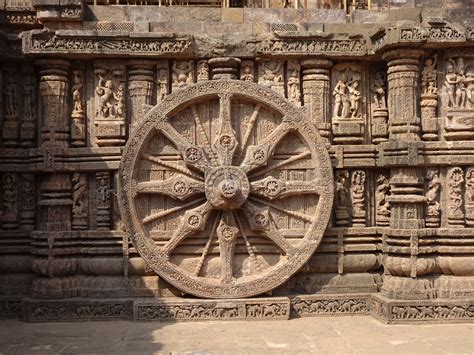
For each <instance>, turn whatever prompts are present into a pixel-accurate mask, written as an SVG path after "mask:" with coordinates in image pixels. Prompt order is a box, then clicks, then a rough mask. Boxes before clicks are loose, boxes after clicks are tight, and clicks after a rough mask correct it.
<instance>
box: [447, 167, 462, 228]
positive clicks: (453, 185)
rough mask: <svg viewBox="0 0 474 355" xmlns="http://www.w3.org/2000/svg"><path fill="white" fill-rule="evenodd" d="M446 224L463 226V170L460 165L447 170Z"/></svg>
mask: <svg viewBox="0 0 474 355" xmlns="http://www.w3.org/2000/svg"><path fill="white" fill-rule="evenodd" d="M446 179H447V183H446V185H447V192H448V200H447V202H448V225H449V226H452V227H464V193H463V189H464V171H463V169H462V168H460V167H455V168H452V169H449V170H448V174H447V176H446Z"/></svg>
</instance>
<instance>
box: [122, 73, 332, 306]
mask: <svg viewBox="0 0 474 355" xmlns="http://www.w3.org/2000/svg"><path fill="white" fill-rule="evenodd" d="M234 100H236V101H234ZM234 102H238V103H239V107H241V109H239V110H234V109H233V108H234V107H235V105H233V103H234ZM203 105H208V106H209V107H210V108H212V109H209V110H200V109H199V108H200V107H202V106H203ZM208 112H219V116H218V117H214V116H212V115H209V113H208ZM247 113H250V114H247ZM241 114H244V115H245V118H244V119H245V120H247V124H246V125H245V126H244V129H243V130H238V129H236V127H234V125H235V122H236V121H238V120H239V119H241V117H240V116H239V115H241ZM203 122H206V125H204V124H203ZM211 127H212V128H211ZM193 132H194V133H193ZM252 132H254V133H252ZM190 133H191V134H190ZM251 137H253V138H252V140H250V138H251ZM150 142H153V144H151V143H150ZM160 142H161V143H160ZM280 142H281V143H280ZM288 142H292V143H291V144H289V143H288ZM160 144H161V145H160ZM280 146H281V147H282V148H281V149H283V150H284V153H280V152H279V151H276V150H275V149H277V147H280ZM297 147H299V148H298V149H300V150H296V151H295V149H296V148H297ZM170 153H171V154H172V155H171V156H173V157H175V156H176V158H174V160H170V159H169V156H170V155H169V154H170ZM163 154H165V155H163ZM281 154H284V155H283V157H284V158H282V159H279V158H278V159H276V158H274V156H281ZM142 161H143V162H146V165H142V163H141V162H142ZM150 163H151V164H152V166H155V165H156V166H157V167H160V169H163V170H165V171H166V174H162V175H152V176H153V177H152V178H151V179H149V178H145V180H143V177H144V175H142V174H139V175H136V174H135V171H136V169H137V168H138V167H139V166H148V164H150ZM294 163H296V164H303V166H306V167H307V168H305V169H303V170H306V173H305V174H298V175H296V174H293V173H291V174H290V172H291V171H292V170H291V169H292V166H293V164H294ZM316 167H317V168H316ZM288 169H289V170H288ZM299 170H301V169H299ZM274 171H282V172H283V173H285V174H283V175H281V176H282V178H275V177H272V176H268V175H269V174H271V172H274ZM286 171H288V173H286ZM299 172H300V171H299ZM331 173H332V169H331V167H330V160H329V157H328V155H327V151H326V148H325V146H324V144H323V143H322V141H321V138H320V137H319V136H318V134H317V133H316V131H315V128H314V126H313V125H312V124H310V123H309V121H307V119H306V117H305V116H303V114H302V112H301V111H300V110H299V109H297V108H296V107H294V106H293V105H291V104H290V103H289V101H287V100H286V99H285V98H284V97H283V96H281V95H277V94H275V93H274V92H272V91H271V90H269V89H267V88H263V87H261V86H259V85H256V84H253V83H248V82H246V81H243V80H225V79H222V80H210V81H205V82H201V83H197V84H194V85H192V86H189V87H185V88H183V89H181V90H179V91H177V92H175V93H173V94H171V95H169V96H167V97H166V98H165V99H164V102H163V103H162V104H161V105H157V106H156V107H155V108H154V109H152V110H151V111H149V112H148V114H147V116H146V117H145V118H144V119H143V120H142V121H141V122H140V123H139V125H138V126H137V127H136V129H135V130H134V132H133V134H132V137H130V139H129V142H128V143H127V148H126V150H125V152H124V154H123V159H122V162H121V168H120V189H119V191H120V194H119V201H120V204H119V206H120V209H121V214H122V216H123V220H124V222H125V224H126V227H127V230H128V232H129V233H130V234H131V235H132V242H133V244H134V245H135V247H136V248H137V251H138V252H139V253H140V255H141V256H142V257H143V258H144V260H145V261H146V263H147V264H148V265H149V266H150V267H151V268H152V269H153V270H154V271H155V272H157V273H158V274H159V275H161V276H162V277H163V278H165V279H166V280H168V281H169V282H170V283H171V284H173V285H174V286H176V287H178V288H179V289H181V290H182V291H184V292H187V293H191V294H195V295H200V296H206V297H212V298H216V297H220V298H239V297H246V296H250V295H255V294H260V293H262V292H265V291H267V290H270V289H273V288H275V287H277V286H278V285H280V284H281V283H282V282H284V281H285V280H286V279H287V278H288V277H289V276H290V275H291V274H293V273H294V272H296V271H297V269H298V268H299V267H301V265H302V263H304V262H306V260H307V258H309V256H310V255H311V254H312V252H313V251H314V249H315V248H316V246H317V244H319V240H320V237H321V236H322V234H323V232H324V230H325V228H326V225H327V222H328V220H329V214H330V207H331V206H330V205H331V201H332V198H333V186H332V184H333V181H332V175H331ZM266 175H267V176H266ZM286 176H294V177H293V178H292V179H283V177H286ZM297 176H300V177H299V179H298V178H297ZM137 177H138V178H137ZM269 178H271V179H269ZM148 179H149V181H148ZM188 187H192V189H189V188H188ZM308 194H317V195H319V196H320V197H319V199H318V202H317V206H316V207H315V209H311V207H309V206H307V205H306V204H305V202H304V201H305V200H306V195H308ZM148 199H150V200H149V201H151V202H149V203H147V204H144V203H142V202H143V201H145V200H148ZM164 201H170V202H172V203H173V204H172V205H171V206H170V205H168V206H169V207H167V208H163V207H164ZM296 206H297V207H296ZM296 209H297V210H296ZM316 216H319V217H317V218H316ZM165 220H166V224H164V223H163V221H165ZM282 221H291V222H290V223H291V224H292V225H293V224H296V223H298V225H300V226H304V230H305V232H304V235H301V236H298V237H297V238H296V239H295V238H293V240H291V241H290V240H288V239H287V238H286V236H285V235H284V234H283V233H282ZM293 221H294V222H293ZM284 223H289V222H284ZM158 234H159V235H162V236H163V238H161V239H162V241H160V242H158V243H155V242H154V241H153V239H152V238H154V236H156V235H158ZM256 238H259V239H256ZM261 238H264V239H267V240H268V242H269V243H266V245H267V246H264V249H261V247H259V243H260V242H259V240H261ZM239 239H241V240H242V242H243V243H240V242H239ZM191 240H196V241H198V243H201V242H202V248H199V249H198V250H197V251H196V252H194V253H189V252H186V248H187V246H186V245H187V244H188V243H189V242H190V241H191ZM216 246H217V247H218V248H217V249H216ZM265 249H266V250H267V251H266V252H267V253H270V254H271V255H274V256H273V257H272V258H275V259H274V260H275V261H274V262H273V263H272V262H271V263H268V261H267V260H265V259H264V258H262V256H261V253H262V250H265ZM183 251H184V254H183ZM183 255H186V257H185V259H186V261H185V262H184V263H179V264H177V263H176V260H177V259H176V258H181V257H182V256H183ZM236 260H244V262H243V265H248V266H249V267H247V266H245V268H244V269H242V267H241V266H242V263H241V262H240V261H239V262H236ZM216 261H217V263H216ZM293 270H294V271H293ZM262 312H263V313H265V312H269V313H268V314H271V313H272V312H273V309H272V308H271V307H270V308H268V310H265V309H264V310H263V311H262ZM275 312H276V310H275Z"/></svg>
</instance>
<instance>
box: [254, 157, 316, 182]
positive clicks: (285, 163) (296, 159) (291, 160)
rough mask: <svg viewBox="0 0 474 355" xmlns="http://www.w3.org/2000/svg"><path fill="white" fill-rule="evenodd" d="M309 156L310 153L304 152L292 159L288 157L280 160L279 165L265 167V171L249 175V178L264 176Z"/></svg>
mask: <svg viewBox="0 0 474 355" xmlns="http://www.w3.org/2000/svg"><path fill="white" fill-rule="evenodd" d="M309 155H311V152H310V151H306V152H303V153H300V154H298V155H294V156H292V157H289V158H288V159H285V160H282V161H280V162H279V163H276V164H274V165H272V166H268V167H266V168H265V169H263V170H259V171H256V172H255V173H253V174H250V175H249V178H253V177H255V176H261V175H264V174H266V173H268V172H270V171H273V170H275V169H278V168H281V167H282V166H285V165H288V164H291V163H293V162H295V161H298V160H300V159H303V158H306V157H307V156H309Z"/></svg>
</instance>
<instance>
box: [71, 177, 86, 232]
mask: <svg viewBox="0 0 474 355" xmlns="http://www.w3.org/2000/svg"><path fill="white" fill-rule="evenodd" d="M87 192H88V189H87V174H81V173H74V175H73V176H72V229H87V210H88V203H87V202H88V198H87Z"/></svg>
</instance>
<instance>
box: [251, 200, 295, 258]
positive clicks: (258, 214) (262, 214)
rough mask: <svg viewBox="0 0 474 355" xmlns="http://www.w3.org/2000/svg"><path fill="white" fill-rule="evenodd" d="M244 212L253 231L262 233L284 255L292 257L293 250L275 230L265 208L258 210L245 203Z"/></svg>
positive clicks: (273, 223)
mask: <svg viewBox="0 0 474 355" xmlns="http://www.w3.org/2000/svg"><path fill="white" fill-rule="evenodd" d="M244 211H245V213H246V215H247V219H248V221H249V224H250V228H252V229H253V230H254V231H258V232H262V233H263V234H264V235H265V236H266V237H267V238H268V239H270V240H271V241H272V242H273V243H275V244H276V245H277V246H278V247H279V248H280V249H281V251H282V252H283V253H284V254H285V255H288V256H290V255H292V254H293V253H294V248H293V247H292V246H291V245H290V243H288V241H287V240H286V239H285V237H284V236H283V235H282V234H281V233H280V231H279V230H278V229H277V228H276V226H275V222H274V221H273V218H272V215H271V213H270V211H269V210H268V208H267V207H264V208H258V207H257V206H255V205H254V204H252V203H251V202H249V201H247V202H246V203H245V205H244Z"/></svg>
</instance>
